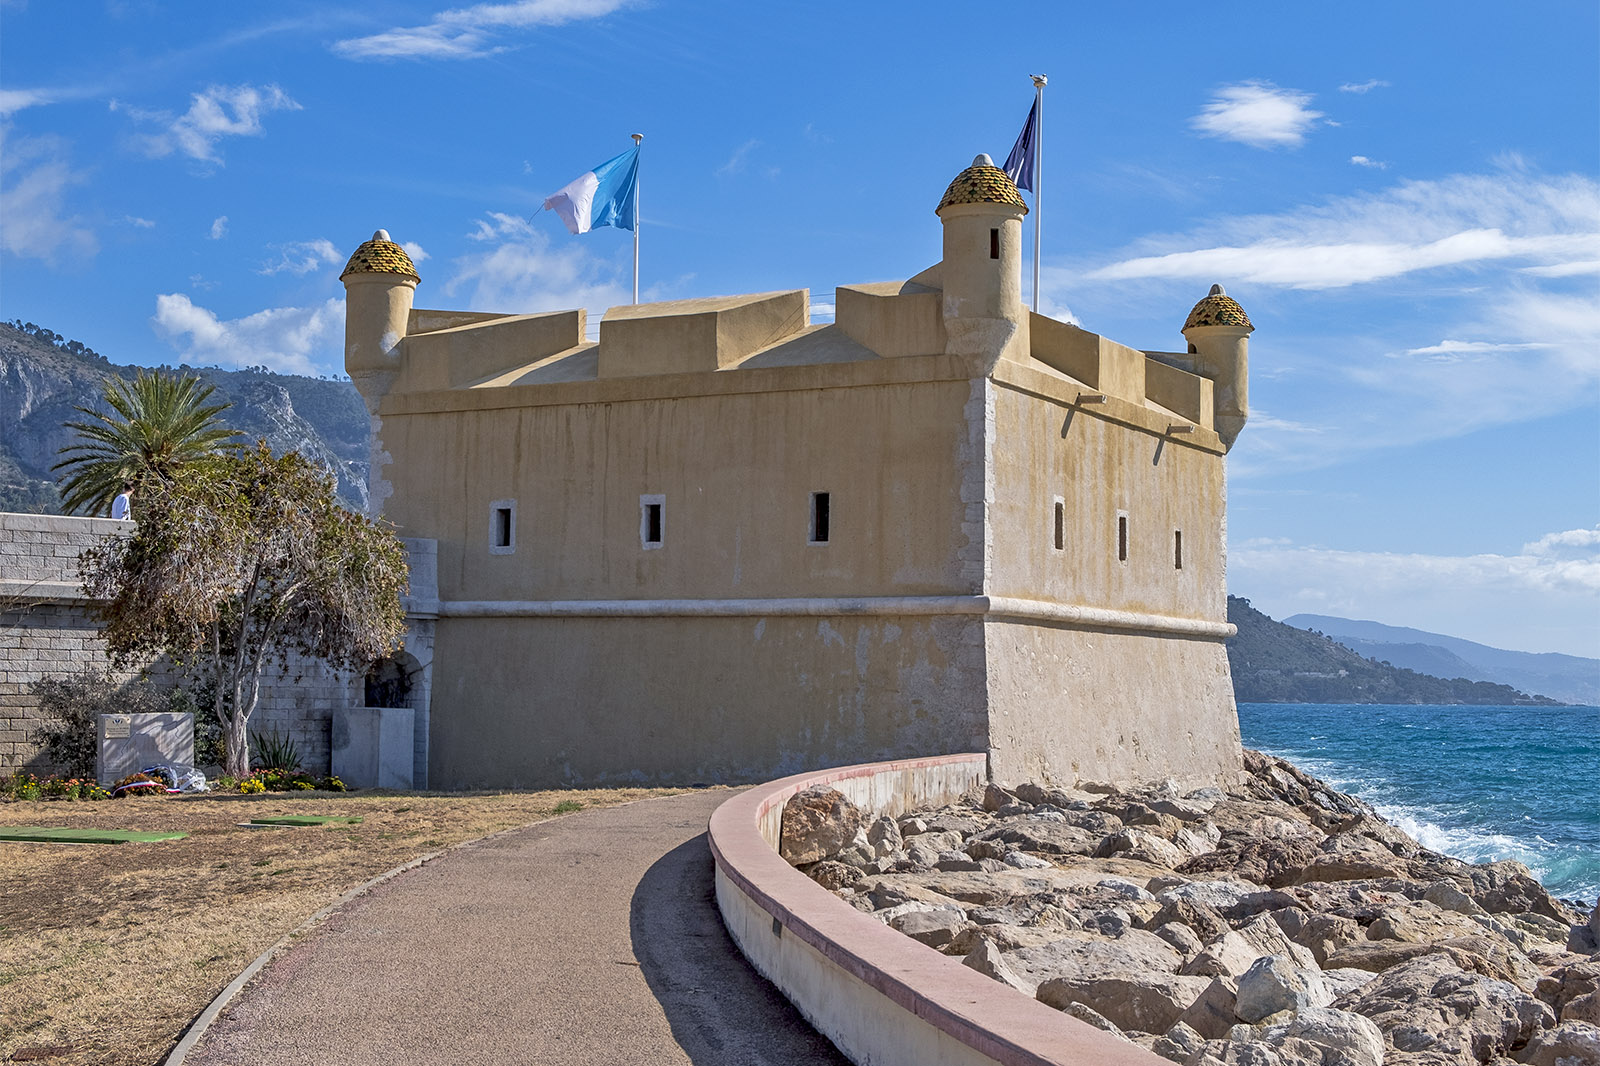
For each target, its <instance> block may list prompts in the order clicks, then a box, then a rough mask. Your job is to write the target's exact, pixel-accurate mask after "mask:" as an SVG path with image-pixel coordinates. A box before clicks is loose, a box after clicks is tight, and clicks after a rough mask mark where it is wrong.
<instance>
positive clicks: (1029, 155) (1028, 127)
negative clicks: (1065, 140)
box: [1000, 97, 1039, 192]
mask: <svg viewBox="0 0 1600 1066" xmlns="http://www.w3.org/2000/svg"><path fill="white" fill-rule="evenodd" d="M1038 162H1039V99H1038V97H1035V98H1034V101H1033V106H1032V107H1030V108H1028V121H1027V122H1026V123H1024V124H1023V127H1022V132H1021V133H1019V134H1017V143H1016V144H1014V145H1012V146H1011V154H1010V155H1008V156H1006V165H1005V166H1003V167H1001V168H1000V169H1001V170H1004V171H1005V172H1006V176H1007V177H1008V178H1010V179H1011V180H1012V181H1014V182H1016V183H1017V188H1019V189H1027V190H1028V191H1029V192H1035V191H1037V190H1035V189H1034V187H1033V172H1034V168H1035V166H1036V165H1037V164H1038Z"/></svg>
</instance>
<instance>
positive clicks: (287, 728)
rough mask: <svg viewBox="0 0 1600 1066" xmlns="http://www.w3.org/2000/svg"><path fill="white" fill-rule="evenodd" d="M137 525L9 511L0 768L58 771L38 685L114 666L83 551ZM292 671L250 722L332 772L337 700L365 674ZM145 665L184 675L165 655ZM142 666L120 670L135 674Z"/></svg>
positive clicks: (2, 542)
mask: <svg viewBox="0 0 1600 1066" xmlns="http://www.w3.org/2000/svg"><path fill="white" fill-rule="evenodd" d="M132 529H133V523H132V522H116V521H112V520H111V519H109V518H78V517H70V516H63V515H32V514H7V513H0V773H9V772H11V771H14V770H17V769H28V770H31V771H32V772H34V773H37V774H40V775H44V774H47V773H52V772H55V771H56V770H57V769H59V768H58V767H55V766H53V765H51V764H50V763H49V762H48V761H47V760H46V759H45V758H44V756H43V754H42V753H41V751H40V745H39V743H38V741H37V740H35V739H34V735H35V733H37V731H38V729H39V725H40V722H39V716H38V711H39V700H38V697H37V696H36V695H35V694H34V692H33V683H34V682H36V681H40V680H43V679H45V678H65V677H72V676H75V675H77V674H79V673H81V672H83V671H84V670H89V669H96V670H97V669H104V668H107V667H109V663H108V661H107V660H106V657H105V645H104V643H103V642H102V641H101V640H100V627H99V624H98V623H97V622H96V621H95V618H94V606H93V604H92V603H91V602H90V601H89V600H88V599H87V598H86V597H85V596H84V594H83V589H82V587H81V586H80V584H79V580H78V556H79V555H80V554H82V552H83V551H84V550H85V549H86V548H89V547H91V546H92V545H94V544H97V543H99V542H101V541H103V540H105V539H106V538H108V537H113V536H116V535H117V534H119V533H126V532H128V531H130V530H132ZM290 670H291V673H290V678H289V679H288V680H286V681H283V682H279V683H273V684H267V685H264V686H263V691H262V695H261V703H260V705H259V706H258V707H257V710H256V713H255V714H254V715H253V716H251V720H250V722H251V729H252V730H253V731H258V732H267V733H271V732H277V733H279V734H285V735H287V736H288V737H289V738H290V739H291V740H293V741H294V744H295V748H296V750H297V751H298V753H299V755H300V760H301V763H302V765H303V766H304V767H305V769H307V770H309V771H311V772H313V773H319V774H321V773H327V772H328V770H329V765H330V757H331V750H330V722H331V719H332V715H333V708H335V707H344V706H349V705H351V703H352V701H354V702H355V703H356V704H357V705H359V703H360V702H361V696H362V693H361V678H359V677H357V676H354V675H352V674H349V673H344V672H338V671H334V670H331V669H329V668H328V667H327V666H325V665H323V664H321V663H299V662H291V664H290ZM146 673H147V674H148V675H149V676H150V678H151V680H152V681H153V682H154V683H155V684H157V685H158V686H161V687H162V688H170V687H171V686H172V685H174V684H175V683H176V678H174V677H173V676H172V675H171V673H170V672H169V671H168V670H167V669H166V668H164V666H163V665H162V664H161V663H159V662H157V663H153V664H150V666H149V668H148V669H147V671H146ZM138 675H139V671H121V672H119V673H118V674H117V675H116V676H117V677H118V678H120V679H121V680H124V681H130V682H131V681H133V680H134V679H135V678H137V677H138Z"/></svg>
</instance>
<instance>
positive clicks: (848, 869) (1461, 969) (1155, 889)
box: [780, 751, 1600, 1066]
mask: <svg viewBox="0 0 1600 1066" xmlns="http://www.w3.org/2000/svg"><path fill="white" fill-rule="evenodd" d="M1244 767H1245V773H1244V774H1243V775H1242V776H1241V778H1240V781H1239V783H1238V785H1237V786H1236V787H1235V788H1233V789H1232V790H1230V791H1228V792H1223V791H1222V790H1219V789H1215V788H1207V789H1200V790H1198V791H1194V792H1189V793H1186V794H1181V795H1180V794H1179V792H1178V790H1177V789H1176V788H1173V787H1170V786H1169V787H1166V788H1154V789H1141V790H1118V789H1114V788H1111V787H1109V786H1106V787H1101V786H1092V785H1091V786H1085V787H1084V788H1083V789H1081V790H1062V789H1054V788H1046V787H1041V786H1037V785H1022V786H1018V787H1017V788H1016V789H1015V790H1012V791H1008V790H1006V789H1003V788H1000V787H998V786H994V785H990V786H989V787H988V789H987V790H986V791H985V792H983V793H982V794H981V795H979V794H973V795H969V796H968V797H966V798H965V799H964V800H963V802H962V803H960V804H956V805H953V806H949V807H943V808H939V809H937V810H930V811H920V812H913V813H909V814H906V815H902V816H901V817H899V818H898V819H894V818H888V817H879V818H876V819H874V818H871V817H869V816H867V815H866V814H864V813H863V812H862V811H861V810H860V809H859V808H857V807H855V806H854V805H853V804H851V803H850V801H849V800H848V799H846V798H845V797H844V796H843V795H842V794H840V793H839V792H837V791H835V790H833V789H829V788H813V789H808V790H806V791H804V792H801V793H799V794H797V795H796V796H794V797H793V798H791V799H790V800H789V802H788V804H787V805H786V806H785V808H784V815H783V825H782V838H781V844H780V850H781V851H782V853H783V856H784V858H785V859H787V860H788V861H789V862H790V863H792V864H793V865H795V866H796V867H798V868H799V869H800V870H802V871H804V872H805V873H806V874H807V875H808V876H810V877H811V878H812V879H813V880H815V881H817V882H818V883H819V884H821V885H822V886H823V887H825V888H828V889H829V890H831V891H833V892H834V893H835V894H837V895H838V896H839V897H840V898H841V899H843V900H844V901H845V902H846V903H848V904H849V905H851V906H853V907H855V908H857V909H858V910H861V911H864V912H866V913H869V914H871V915H873V916H874V917H875V918H877V919H879V920H880V921H882V922H884V923H885V924H887V925H889V926H891V927H893V928H895V929H897V930H899V931H900V932H902V933H904V934H905V935H907V936H909V937H911V938H913V939H915V940H917V941H920V942H921V943H923V944H925V945H927V946H928V947H929V948H931V949H934V950H937V951H940V952H942V953H944V954H946V955H951V956H956V957H959V958H961V959H962V960H963V961H964V962H965V964H966V965H968V966H970V967H972V968H973V969H975V970H977V971H978V972H980V973H983V974H985V975H987V976H989V977H991V978H993V979H995V980H997V981H1000V982H1002V983H1004V984H1006V985H1009V986H1011V987H1012V988H1015V989H1017V990H1018V991H1019V992H1021V993H1023V994H1025V995H1029V996H1033V997H1035V998H1037V999H1039V1000H1040V1001H1041V1002H1044V1003H1046V1004H1049V1005H1050V1006H1052V1007H1055V1008H1057V1009H1059V1010H1062V1011H1064V1012H1066V1013H1068V1014H1071V1015H1073V1016H1074V1017H1077V1018H1079V1019H1080V1020H1083V1021H1086V1022H1088V1023H1089V1024H1092V1025H1095V1026H1098V1027H1099V1028H1102V1029H1105V1030H1108V1031H1110V1032H1113V1033H1117V1034H1118V1035H1120V1036H1122V1037H1123V1038H1125V1039H1127V1040H1129V1041H1131V1042H1132V1043H1135V1044H1138V1045H1140V1046H1143V1047H1145V1048H1147V1049H1149V1050H1151V1051H1153V1052H1155V1053H1156V1054H1158V1055H1161V1056H1164V1057H1165V1058H1168V1059H1171V1060H1173V1061H1175V1062H1181V1063H1185V1064H1188V1066H1380V1064H1385V1063H1387V1064H1390V1066H1402V1064H1403V1066H1455V1064H1461V1066H1469V1064H1497V1066H1505V1064H1510V1063H1526V1064H1532V1066H1590V1064H1594V1066H1600V905H1593V904H1591V903H1589V902H1588V901H1563V900H1558V899H1554V898H1552V897H1551V896H1550V895H1549V893H1547V892H1546V891H1545V890H1544V888H1543V887H1542V886H1541V885H1540V884H1539V882H1538V881H1537V880H1536V879H1534V878H1533V876H1532V875H1531V874H1530V873H1529V872H1528V870H1527V868H1526V867H1525V866H1523V865H1522V864H1520V863H1516V862H1497V863H1486V864H1472V863H1467V862H1463V861H1461V860H1459V859H1454V858H1451V857H1449V856H1446V855H1441V854H1439V853H1438V852H1434V851H1429V850H1428V849H1426V848H1423V847H1422V846H1421V845H1419V844H1418V843H1417V842H1416V841H1415V840H1413V839H1411V837H1409V836H1408V835H1406V834H1405V833H1404V832H1402V831H1401V830H1399V829H1397V828H1395V827H1394V826H1392V825H1390V824H1389V823H1388V822H1385V821H1384V820H1383V819H1382V818H1380V817H1379V816H1378V815H1377V814H1376V813H1375V812H1374V811H1373V810H1372V809H1371V808H1370V807H1368V806H1367V805H1366V804H1364V803H1362V802H1361V801H1360V800H1358V799H1356V798H1355V797H1353V796H1349V795H1346V794H1344V793H1341V792H1338V791H1337V790H1335V789H1333V788H1330V787H1329V786H1327V785H1326V784H1324V783H1323V782H1321V781H1318V780H1317V779H1316V778H1314V777H1311V776H1310V775H1308V774H1305V773H1303V772H1302V771H1300V770H1299V769H1297V768H1296V767H1294V766H1292V765H1291V764H1289V763H1287V762H1284V761H1282V760H1280V759H1275V758H1272V757H1271V756H1267V755H1263V754H1261V753H1259V752H1254V751H1246V752H1245V760H1244Z"/></svg>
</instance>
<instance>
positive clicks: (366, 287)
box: [339, 230, 422, 514]
mask: <svg viewBox="0 0 1600 1066" xmlns="http://www.w3.org/2000/svg"><path fill="white" fill-rule="evenodd" d="M339 280H340V281H342V282H344V293H345V296H344V301H345V302H344V308H345V310H344V315H345V317H344V370H345V373H347V374H349V375H350V380H351V381H352V382H353V383H354V384H355V387H356V391H357V392H359V393H360V394H361V399H362V401H363V402H364V403H365V404H366V405H367V415H368V417H369V420H370V422H371V428H372V441H371V444H372V454H371V465H370V466H369V468H368V474H367V487H368V504H367V507H368V510H369V511H371V513H373V514H378V513H380V512H381V511H382V510H383V503H384V501H385V500H386V499H388V497H389V494H390V492H391V489H390V486H389V482H388V480H387V479H386V478H384V476H383V467H384V466H386V465H388V463H389V461H390V460H389V455H388V453H387V452H385V451H384V449H383V442H382V438H381V435H380V430H381V428H382V422H381V420H380V419H379V418H378V404H379V402H380V401H382V399H383V397H384V396H385V395H386V394H387V393H388V391H389V389H390V388H391V387H392V386H393V385H394V380H395V378H396V377H397V376H398V375H399V373H400V342H401V341H402V340H404V339H405V335H406V328H407V324H408V322H409V320H410V318H411V301H412V297H413V296H414V295H415V293H416V289H417V283H418V282H419V281H421V280H422V279H421V278H419V277H418V276H417V268H416V266H415V264H413V263H412V262H411V257H410V256H409V255H407V254H406V250H405V249H404V248H402V247H400V246H399V245H398V244H396V243H394V242H393V241H391V240H390V239H389V234H388V232H387V231H385V230H378V231H377V232H376V233H374V234H373V235H372V239H371V240H370V241H367V242H366V243H364V244H362V245H361V247H359V248H357V249H356V250H355V253H354V254H353V255H351V256H350V261H349V262H348V263H346V264H345V268H344V273H342V274H340V275H339Z"/></svg>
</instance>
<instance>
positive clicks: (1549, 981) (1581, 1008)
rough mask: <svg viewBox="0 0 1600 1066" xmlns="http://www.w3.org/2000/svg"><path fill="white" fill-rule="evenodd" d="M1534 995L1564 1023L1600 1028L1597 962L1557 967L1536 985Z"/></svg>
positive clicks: (1599, 978)
mask: <svg viewBox="0 0 1600 1066" xmlns="http://www.w3.org/2000/svg"><path fill="white" fill-rule="evenodd" d="M1535 994H1536V995H1538V997H1539V998H1540V999H1542V1000H1544V1001H1545V1002H1546V1003H1548V1004H1549V1005H1550V1009H1551V1010H1553V1011H1555V1012H1556V1017H1557V1018H1559V1019H1560V1020H1561V1021H1563V1022H1588V1023H1589V1024H1590V1025H1600V959H1586V960H1584V961H1583V962H1578V963H1570V964H1568V965H1566V966H1558V967H1556V968H1555V969H1554V970H1551V971H1550V973H1549V974H1548V975H1547V976H1545V977H1544V978H1542V979H1541V980H1540V981H1539V984H1538V987H1537V989H1536V990H1535Z"/></svg>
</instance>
